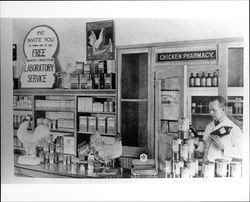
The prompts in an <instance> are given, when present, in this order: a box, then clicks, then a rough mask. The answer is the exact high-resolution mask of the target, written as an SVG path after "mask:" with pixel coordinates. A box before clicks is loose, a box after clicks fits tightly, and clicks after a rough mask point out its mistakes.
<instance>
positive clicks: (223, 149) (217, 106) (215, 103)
mask: <svg viewBox="0 0 250 202" xmlns="http://www.w3.org/2000/svg"><path fill="white" fill-rule="evenodd" d="M209 113H210V114H211V116H212V117H213V121H212V122H211V123H209V124H208V125H207V127H206V129H205V132H204V136H203V144H201V145H200V146H199V147H198V148H197V150H196V151H197V152H201V153H203V152H204V156H203V160H204V161H207V160H208V161H213V162H214V161H215V159H216V158H229V159H232V158H242V139H243V134H242V131H241V129H240V128H239V127H238V126H237V125H236V124H235V123H233V122H232V121H231V120H230V119H229V118H228V117H227V115H226V100H225V98H223V97H222V96H217V97H214V98H213V99H212V100H211V101H210V102H209ZM223 126H229V127H231V130H230V132H229V134H227V135H224V136H222V137H219V136H218V135H213V134H211V133H212V132H214V131H216V130H217V129H220V128H221V127H223Z"/></svg>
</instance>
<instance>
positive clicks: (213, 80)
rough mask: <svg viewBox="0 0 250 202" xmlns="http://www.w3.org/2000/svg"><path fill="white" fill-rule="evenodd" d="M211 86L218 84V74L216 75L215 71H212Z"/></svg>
mask: <svg viewBox="0 0 250 202" xmlns="http://www.w3.org/2000/svg"><path fill="white" fill-rule="evenodd" d="M212 86H213V87H217V86H218V76H217V75H216V72H214V73H213V77H212Z"/></svg>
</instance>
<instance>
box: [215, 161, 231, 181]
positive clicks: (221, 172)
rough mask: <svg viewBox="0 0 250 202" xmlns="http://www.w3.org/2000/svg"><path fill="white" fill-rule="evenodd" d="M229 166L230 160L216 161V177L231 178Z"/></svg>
mask: <svg viewBox="0 0 250 202" xmlns="http://www.w3.org/2000/svg"><path fill="white" fill-rule="evenodd" d="M229 165H230V161H229V160H228V159H224V158H220V159H215V176H216V177H229V169H230V168H229Z"/></svg>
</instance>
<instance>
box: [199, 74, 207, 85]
mask: <svg viewBox="0 0 250 202" xmlns="http://www.w3.org/2000/svg"><path fill="white" fill-rule="evenodd" d="M200 85H201V87H205V86H206V75H205V72H202V75H201V81H200Z"/></svg>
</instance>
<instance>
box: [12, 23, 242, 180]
mask: <svg viewBox="0 0 250 202" xmlns="http://www.w3.org/2000/svg"><path fill="white" fill-rule="evenodd" d="M23 22H25V21H24V20H16V21H15V22H14V26H13V29H14V32H13V137H14V153H15V155H14V157H15V159H14V160H15V164H14V167H15V175H16V176H32V177H75V178H107V177H108V178H110V177H114V178H122V177H124V178H136V177H149V178H162V177H165V178H197V177H240V176H241V175H242V161H241V159H234V161H233V160H228V159H227V158H218V159H217V160H216V161H215V162H210V161H206V162H204V161H203V156H199V155H197V154H196V152H195V150H196V149H197V147H198V146H199V143H200V142H202V141H203V135H204V131H205V128H206V125H207V124H208V123H209V122H211V121H212V117H211V114H210V113H209V102H210V101H211V100H212V99H213V97H215V96H218V95H221V96H223V97H224V98H226V99H227V107H226V110H227V114H228V116H230V117H231V119H232V120H233V121H234V123H235V124H236V125H238V126H239V127H240V128H241V129H243V128H242V124H243V101H244V94H243V93H244V92H243V90H244V89H243V77H244V76H243V69H244V68H243V53H244V52H243V51H244V49H243V47H244V43H243V38H241V37H233V38H225V37H221V38H215V39H199V40H188V41H187V40H185V41H184V40H183V41H162V42H158V41H152V43H151V42H150V43H142V44H141V43H136V42H133V43H132V44H129V43H128V44H125V45H116V39H117V40H118V39H119V37H121V36H117V34H118V33H119V34H122V33H121V32H119V31H118V28H119V23H121V21H119V20H107V21H103V20H100V21H96V20H93V21H86V20H85V21H84V20H82V21H81V20H75V22H73V24H72V22H71V24H67V25H66V24H65V23H63V22H62V21H60V20H50V21H49V20H47V21H46V20H39V19H37V20H26V22H25V23H23ZM74 23H75V24H74ZM76 27H77V28H76ZM79 27H81V28H79ZM83 30H84V31H83ZM131 32H132V31H131ZM72 55H74V57H72ZM243 131H244V130H243ZM243 134H244V133H243Z"/></svg>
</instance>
